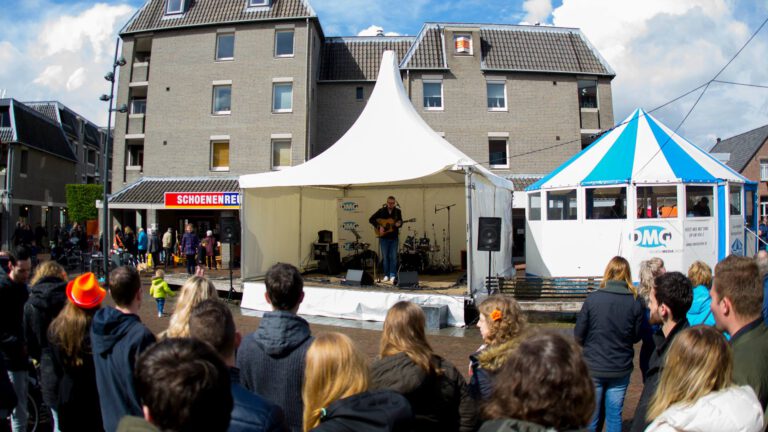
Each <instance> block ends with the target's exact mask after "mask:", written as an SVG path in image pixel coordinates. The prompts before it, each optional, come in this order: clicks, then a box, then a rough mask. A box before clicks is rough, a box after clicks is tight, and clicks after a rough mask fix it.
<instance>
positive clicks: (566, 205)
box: [547, 189, 577, 220]
mask: <svg viewBox="0 0 768 432" xmlns="http://www.w3.org/2000/svg"><path fill="white" fill-rule="evenodd" d="M576 209H577V207H576V189H569V190H562V191H551V192H547V219H548V220H569V219H570V220H573V219H576V217H577V212H576Z"/></svg>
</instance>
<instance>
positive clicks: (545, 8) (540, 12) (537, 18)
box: [523, 0, 552, 24]
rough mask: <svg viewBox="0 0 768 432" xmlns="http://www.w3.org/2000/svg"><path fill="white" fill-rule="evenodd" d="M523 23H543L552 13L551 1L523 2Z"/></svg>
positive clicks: (533, 0)
mask: <svg viewBox="0 0 768 432" xmlns="http://www.w3.org/2000/svg"><path fill="white" fill-rule="evenodd" d="M523 10H524V11H525V13H526V15H525V18H524V20H525V22H529V23H533V24H535V23H544V22H546V21H547V18H549V15H550V14H551V13H552V0H525V1H524V2H523Z"/></svg>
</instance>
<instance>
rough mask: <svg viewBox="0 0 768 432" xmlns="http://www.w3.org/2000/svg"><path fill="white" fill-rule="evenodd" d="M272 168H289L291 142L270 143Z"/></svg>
mask: <svg viewBox="0 0 768 432" xmlns="http://www.w3.org/2000/svg"><path fill="white" fill-rule="evenodd" d="M272 166H273V167H287V166H291V142H290V141H283V140H281V141H272Z"/></svg>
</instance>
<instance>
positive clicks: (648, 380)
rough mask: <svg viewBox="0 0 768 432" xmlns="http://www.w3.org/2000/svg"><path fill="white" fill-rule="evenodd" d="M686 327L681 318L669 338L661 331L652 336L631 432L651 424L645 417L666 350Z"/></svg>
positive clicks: (684, 320) (657, 382)
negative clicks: (651, 350)
mask: <svg viewBox="0 0 768 432" xmlns="http://www.w3.org/2000/svg"><path fill="white" fill-rule="evenodd" d="M688 327H690V326H689V325H688V320H687V319H685V318H683V320H682V321H680V322H679V323H677V325H675V327H674V328H672V331H671V332H669V336H667V337H664V332H662V331H661V329H659V330H657V331H656V332H655V333H654V334H653V342H654V344H655V348H654V349H653V353H652V354H651V359H650V361H649V362H648V373H647V374H646V376H645V383H644V384H643V393H642V394H640V400H639V401H638V402H637V408H636V409H635V418H634V419H633V420H632V432H635V431H637V432H642V431H644V430H645V428H646V427H648V425H649V424H651V422H649V421H648V420H646V418H645V416H646V415H647V414H648V406H649V405H650V403H651V398H652V397H653V395H654V394H655V393H656V388H657V387H658V386H659V380H660V379H661V371H662V370H664V357H665V355H666V354H667V349H669V346H670V345H671V344H672V340H673V339H674V338H675V336H677V334H678V333H680V332H681V331H683V330H685V329H687V328H688Z"/></svg>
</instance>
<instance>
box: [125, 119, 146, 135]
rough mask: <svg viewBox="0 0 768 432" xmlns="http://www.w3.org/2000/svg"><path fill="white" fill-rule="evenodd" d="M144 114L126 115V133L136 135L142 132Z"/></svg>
mask: <svg viewBox="0 0 768 432" xmlns="http://www.w3.org/2000/svg"><path fill="white" fill-rule="evenodd" d="M144 118H145V115H144V114H129V115H128V130H127V132H126V134H127V135H130V136H136V135H143V134H144Z"/></svg>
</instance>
